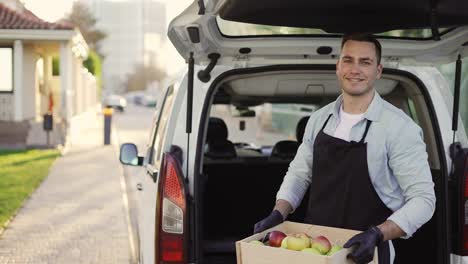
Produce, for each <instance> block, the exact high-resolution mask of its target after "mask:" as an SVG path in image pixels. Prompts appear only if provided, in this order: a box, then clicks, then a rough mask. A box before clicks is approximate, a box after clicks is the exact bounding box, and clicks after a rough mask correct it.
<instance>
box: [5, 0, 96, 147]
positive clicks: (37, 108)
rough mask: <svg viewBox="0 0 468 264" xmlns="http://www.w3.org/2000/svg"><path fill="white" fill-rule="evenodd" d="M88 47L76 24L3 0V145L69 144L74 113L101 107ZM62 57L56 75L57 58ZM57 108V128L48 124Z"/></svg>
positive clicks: (54, 116)
mask: <svg viewBox="0 0 468 264" xmlns="http://www.w3.org/2000/svg"><path fill="white" fill-rule="evenodd" d="M87 53H88V47H87V45H86V42H85V41H84V39H83V37H82V36H81V33H80V32H79V31H78V30H77V29H75V28H74V27H73V25H70V24H65V23H49V22H46V21H44V20H42V19H40V18H38V17H37V16H35V15H34V14H33V13H32V12H30V11H29V10H28V9H26V8H25V7H24V6H23V5H22V4H21V3H20V2H19V1H18V0H0V72H1V73H2V74H1V75H0V147H13V148H26V147H32V146H45V145H58V144H62V145H64V144H65V143H66V142H67V139H68V137H69V136H70V133H72V132H71V131H72V127H73V119H74V118H75V117H76V116H77V115H79V114H80V113H83V112H85V111H87V110H88V109H90V108H92V107H95V105H96V101H97V100H96V85H95V80H94V77H92V76H90V74H89V73H88V72H87V71H86V70H85V69H84V68H83V66H82V61H83V60H84V59H85V58H86V57H87ZM53 57H59V65H60V73H59V74H58V75H56V76H54V74H53V72H52V64H53V62H52V58H53ZM46 113H51V114H52V116H53V118H54V124H53V125H54V126H53V131H52V132H51V133H46V132H45V131H44V129H43V123H42V122H43V116H44V114H46Z"/></svg>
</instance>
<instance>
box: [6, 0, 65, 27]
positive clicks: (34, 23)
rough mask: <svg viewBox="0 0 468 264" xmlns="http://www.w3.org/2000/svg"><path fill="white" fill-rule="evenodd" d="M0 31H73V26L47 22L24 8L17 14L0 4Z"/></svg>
mask: <svg viewBox="0 0 468 264" xmlns="http://www.w3.org/2000/svg"><path fill="white" fill-rule="evenodd" d="M0 29H45V30H73V29H74V26H73V25H71V24H69V23H66V22H55V23H51V22H47V21H44V20H42V19H40V18H39V17H37V16H36V15H34V14H33V13H32V12H31V11H29V10H28V9H26V8H25V10H24V12H18V11H16V10H13V9H11V8H9V7H7V6H5V5H4V4H2V3H0Z"/></svg>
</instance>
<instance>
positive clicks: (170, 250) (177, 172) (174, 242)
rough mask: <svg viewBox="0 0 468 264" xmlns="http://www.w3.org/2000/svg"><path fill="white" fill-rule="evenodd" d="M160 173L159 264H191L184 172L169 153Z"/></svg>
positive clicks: (157, 245)
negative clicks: (189, 258)
mask: <svg viewBox="0 0 468 264" xmlns="http://www.w3.org/2000/svg"><path fill="white" fill-rule="evenodd" d="M162 164H163V166H162V170H161V173H160V178H159V180H160V184H159V190H158V191H159V192H158V193H159V194H160V195H159V198H158V201H157V207H156V208H157V209H156V210H157V211H156V223H157V228H156V237H155V239H156V243H155V245H156V263H158V264H165V263H174V264H179V263H187V260H186V257H187V253H186V252H187V247H186V241H187V236H186V234H187V230H186V229H187V225H186V223H187V217H186V196H185V195H186V194H185V185H184V180H183V177H182V170H181V168H180V165H179V163H178V161H177V160H176V159H175V157H174V156H173V155H171V154H170V153H165V154H164V158H163V161H162Z"/></svg>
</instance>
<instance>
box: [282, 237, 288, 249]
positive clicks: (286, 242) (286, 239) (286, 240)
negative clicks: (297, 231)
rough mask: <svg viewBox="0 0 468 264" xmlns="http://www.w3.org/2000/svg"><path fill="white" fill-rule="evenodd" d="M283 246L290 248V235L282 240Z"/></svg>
mask: <svg viewBox="0 0 468 264" xmlns="http://www.w3.org/2000/svg"><path fill="white" fill-rule="evenodd" d="M281 247H282V248H288V237H285V238H283V241H281Z"/></svg>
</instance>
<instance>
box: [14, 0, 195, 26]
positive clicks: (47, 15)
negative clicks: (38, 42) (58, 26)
mask: <svg viewBox="0 0 468 264" xmlns="http://www.w3.org/2000/svg"><path fill="white" fill-rule="evenodd" d="M22 1H23V2H24V4H25V6H26V7H27V8H28V9H29V10H31V11H32V12H33V13H34V14H36V15H37V16H38V17H40V18H42V19H44V20H46V21H50V22H54V21H57V20H58V19H60V18H62V17H63V16H64V15H65V14H67V13H68V12H69V11H70V9H71V7H72V4H73V2H74V0H40V1H38V0H22ZM108 1H109V0H108ZM110 1H122V0H110ZM156 1H158V2H165V3H166V4H169V5H168V7H169V9H170V10H169V12H168V13H169V14H168V15H169V16H171V13H172V12H170V11H172V9H175V10H177V11H179V12H180V11H181V10H183V9H184V7H186V6H187V5H188V4H189V3H190V2H191V0H156ZM192 1H193V0H192ZM177 13H178V12H177ZM168 18H169V19H171V18H172V17H168Z"/></svg>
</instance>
